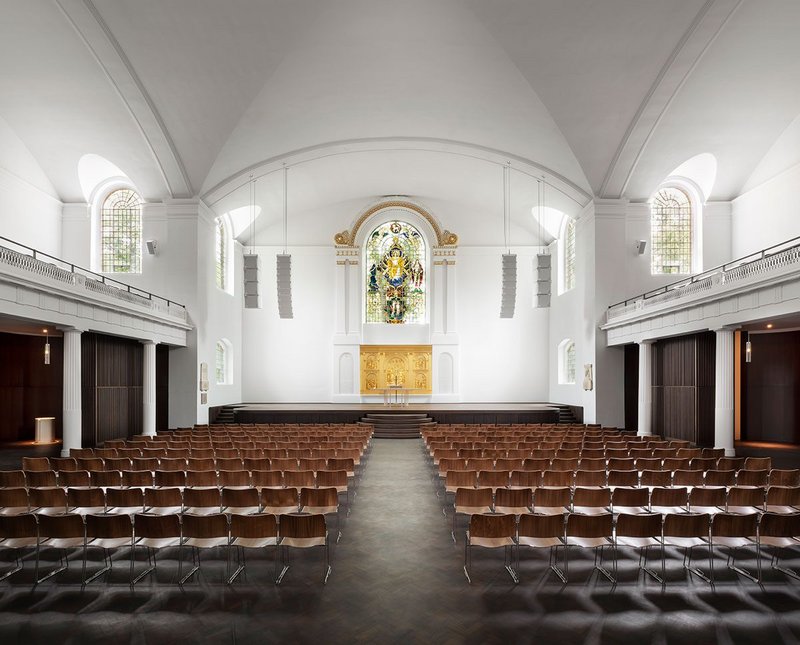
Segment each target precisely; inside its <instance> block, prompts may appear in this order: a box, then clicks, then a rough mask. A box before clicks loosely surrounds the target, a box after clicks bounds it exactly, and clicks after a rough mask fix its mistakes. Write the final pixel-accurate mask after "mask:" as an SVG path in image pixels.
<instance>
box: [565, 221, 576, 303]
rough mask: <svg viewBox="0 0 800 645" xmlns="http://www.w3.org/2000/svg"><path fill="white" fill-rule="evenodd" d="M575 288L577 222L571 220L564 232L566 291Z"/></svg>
mask: <svg viewBox="0 0 800 645" xmlns="http://www.w3.org/2000/svg"><path fill="white" fill-rule="evenodd" d="M574 286H575V220H574V219H570V220H569V221H568V222H567V227H566V229H565V230H564V291H569V290H570V289H572V288H573V287H574Z"/></svg>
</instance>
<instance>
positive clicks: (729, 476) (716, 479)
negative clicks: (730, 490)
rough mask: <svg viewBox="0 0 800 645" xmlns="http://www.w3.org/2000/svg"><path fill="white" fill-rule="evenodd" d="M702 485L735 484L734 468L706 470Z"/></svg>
mask: <svg viewBox="0 0 800 645" xmlns="http://www.w3.org/2000/svg"><path fill="white" fill-rule="evenodd" d="M703 485H704V486H735V485H736V471H735V470H708V471H706V477H705V480H704V482H703Z"/></svg>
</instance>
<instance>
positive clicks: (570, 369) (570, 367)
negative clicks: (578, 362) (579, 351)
mask: <svg viewBox="0 0 800 645" xmlns="http://www.w3.org/2000/svg"><path fill="white" fill-rule="evenodd" d="M564 361H565V365H564V372H565V376H566V378H567V383H574V382H575V343H573V342H572V341H570V342H569V343H567V347H566V349H565V350H564Z"/></svg>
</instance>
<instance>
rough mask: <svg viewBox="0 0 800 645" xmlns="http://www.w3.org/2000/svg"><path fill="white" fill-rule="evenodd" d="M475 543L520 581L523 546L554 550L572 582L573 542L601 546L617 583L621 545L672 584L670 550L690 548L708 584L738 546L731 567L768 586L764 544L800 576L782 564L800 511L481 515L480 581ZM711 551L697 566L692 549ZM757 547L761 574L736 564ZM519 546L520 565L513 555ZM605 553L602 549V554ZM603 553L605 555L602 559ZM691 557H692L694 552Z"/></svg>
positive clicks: (797, 540) (475, 539)
mask: <svg viewBox="0 0 800 645" xmlns="http://www.w3.org/2000/svg"><path fill="white" fill-rule="evenodd" d="M475 546H479V547H484V548H489V549H497V548H502V549H504V552H505V557H504V563H503V564H504V567H505V569H506V570H507V571H508V573H509V574H510V576H511V578H512V580H513V581H514V582H515V583H518V582H519V575H518V573H517V572H518V571H519V569H520V567H519V550H520V548H521V547H526V548H533V549H540V548H546V549H549V550H550V560H549V568H550V570H551V571H553V572H554V573H555V574H556V575H557V576H558V577H559V579H560V580H561V581H562V582H563V583H564V584H566V583H568V581H569V550H570V548H571V547H576V548H589V549H593V550H594V551H595V557H594V570H596V571H598V572H599V573H600V574H602V575H603V576H605V577H606V578H607V579H608V580H609V581H610V582H611V583H612V584H614V585H616V584H617V578H618V576H617V549H618V548H619V547H631V548H635V549H639V551H640V558H639V569H640V571H644V572H645V573H647V574H648V575H651V576H652V577H654V578H655V579H656V580H657V581H658V582H660V583H661V584H662V585H666V581H667V576H666V555H665V547H678V548H681V549H684V558H683V567H684V569H686V570H688V571H689V572H690V573H692V574H695V575H697V576H699V577H700V578H702V579H703V580H705V581H706V582H709V583H711V584H712V585H713V584H714V548H715V547H725V548H729V549H731V554H730V556H729V559H728V567H729V568H730V569H732V570H733V571H736V572H737V573H739V574H742V575H744V576H745V577H747V578H749V579H751V580H753V581H754V582H757V583H759V584H760V583H761V580H762V564H761V548H762V547H773V548H775V549H778V550H779V551H778V553H777V554H776V555H775V556H774V557H773V560H772V567H773V569H776V570H778V571H781V572H783V573H785V574H787V575H790V576H791V577H794V578H798V574H797V573H796V572H794V571H792V570H789V569H786V568H784V567H781V566H780V562H779V556H780V550H781V549H787V548H796V547H798V546H800V514H798V513H794V514H791V515H779V514H774V513H764V514H763V515H738V514H733V513H724V512H722V513H717V514H714V515H713V516H712V515H710V514H707V513H681V514H676V513H664V514H662V513H649V514H627V513H620V514H619V515H616V516H615V515H613V514H612V513H601V514H597V515H585V514H581V513H566V514H562V513H557V514H549V515H535V514H523V515H520V516H516V515H513V514H481V513H476V514H473V515H472V516H471V517H470V521H469V527H468V529H467V531H466V534H465V545H464V574H465V575H466V577H467V581H468V582H470V583H471V582H472V579H471V576H470V572H471V564H472V557H471V556H472V548H473V547H475ZM606 547H610V548H611V551H612V560H611V568H610V570H609V569H608V568H606V566H604V565H605V562H604V550H605V548H606ZM651 547H656V548H658V549H659V550H660V551H661V571H660V575H659V574H658V573H656V572H655V571H653V570H652V569H650V568H649V567H648V560H647V552H648V550H649V549H650V548H651ZM696 547H701V548H704V549H707V551H708V570H707V572H704V571H702V570H700V569H699V568H697V567H692V558H691V554H692V550H693V549H694V548H696ZM742 547H755V550H756V565H757V572H756V573H755V574H753V573H750V572H748V571H746V570H744V569H743V568H741V567H738V566H737V565H736V560H735V557H736V550H737V549H740V548H742ZM559 548H560V549H561V550H562V552H563V562H564V565H563V569H562V568H560V567H558V554H557V551H558V549H559ZM514 550H516V554H517V560H516V570H515V568H514V567H513V564H514V560H513V553H514ZM598 552H599V553H598ZM598 555H599V557H598ZM687 556H688V557H687Z"/></svg>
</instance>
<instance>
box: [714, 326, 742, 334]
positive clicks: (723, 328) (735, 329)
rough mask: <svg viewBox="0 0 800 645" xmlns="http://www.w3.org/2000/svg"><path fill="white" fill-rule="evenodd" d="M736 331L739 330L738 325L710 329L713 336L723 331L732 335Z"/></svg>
mask: <svg viewBox="0 0 800 645" xmlns="http://www.w3.org/2000/svg"><path fill="white" fill-rule="evenodd" d="M738 329H741V327H740V326H739V325H723V326H722V327H714V328H713V329H711V331H713V332H714V333H715V334H719V333H720V332H724V331H727V332H730V333H733V332H735V331H737V330H738Z"/></svg>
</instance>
